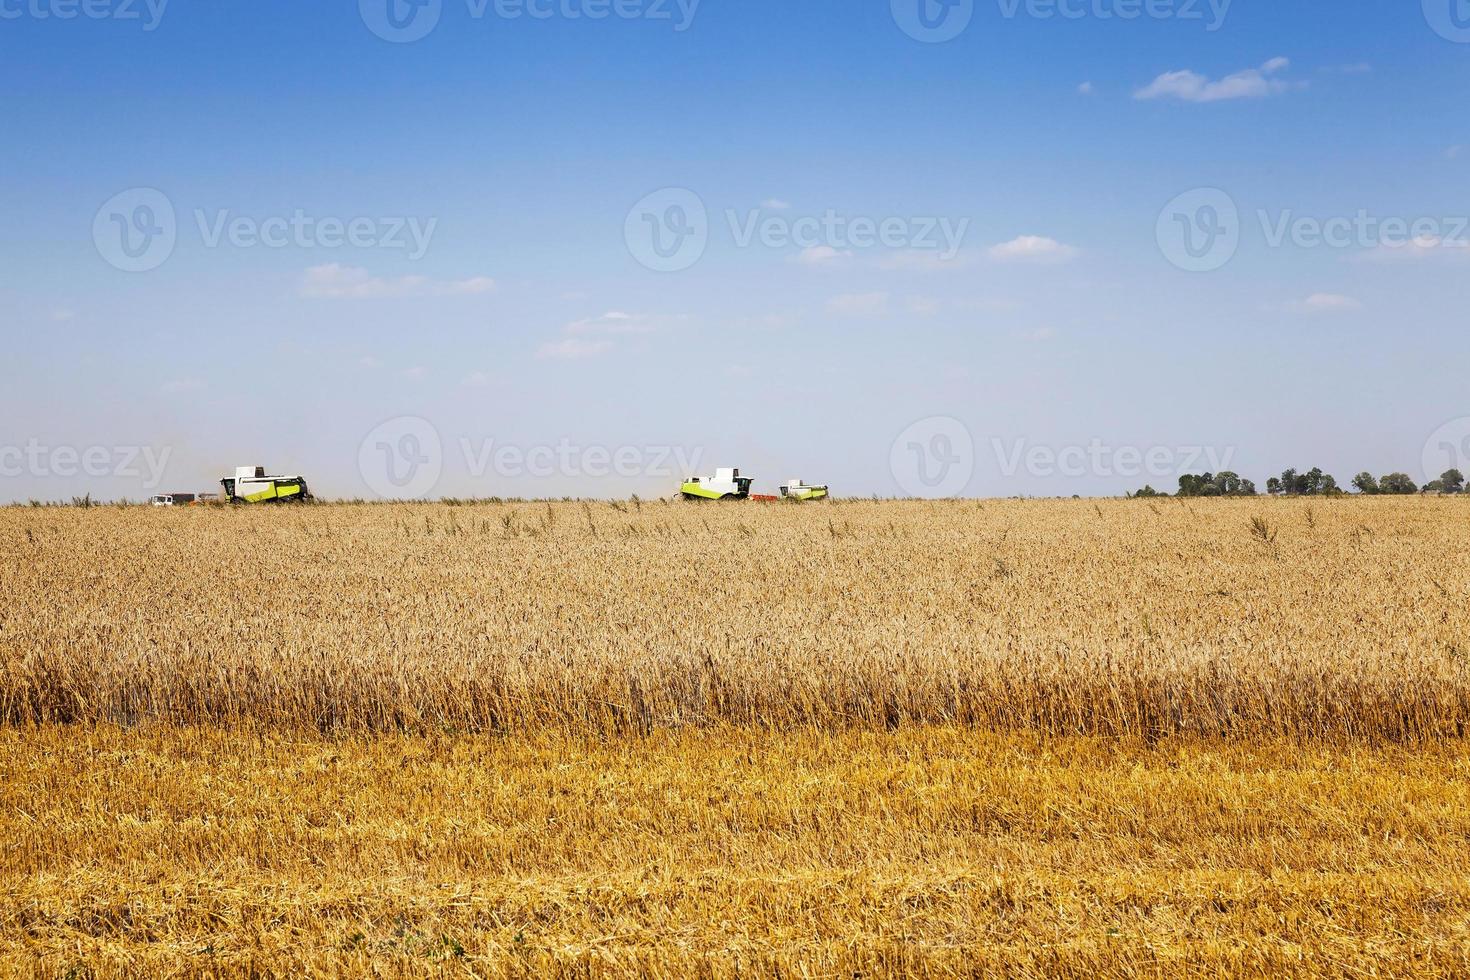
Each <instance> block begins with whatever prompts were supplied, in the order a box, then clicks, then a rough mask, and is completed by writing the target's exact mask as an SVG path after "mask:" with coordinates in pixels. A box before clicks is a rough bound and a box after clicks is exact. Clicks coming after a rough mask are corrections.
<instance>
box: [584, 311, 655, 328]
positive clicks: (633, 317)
mask: <svg viewBox="0 0 1470 980" xmlns="http://www.w3.org/2000/svg"><path fill="white" fill-rule="evenodd" d="M562 329H563V330H565V331H566V332H567V333H572V334H628V333H652V332H653V324H652V323H650V322H649V319H648V317H646V316H643V315H641V314H635V313H620V312H618V311H617V310H609V311H608V312H607V313H604V314H602V315H601V316H594V317H587V318H586V319H582V320H573V321H572V322H571V323H568V324H567V325H566V326H565V327H563V328H562Z"/></svg>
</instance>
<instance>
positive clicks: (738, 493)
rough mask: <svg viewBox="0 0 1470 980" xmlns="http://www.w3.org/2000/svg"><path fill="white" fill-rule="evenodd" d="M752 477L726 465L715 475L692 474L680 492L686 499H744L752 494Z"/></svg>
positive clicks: (716, 471)
mask: <svg viewBox="0 0 1470 980" xmlns="http://www.w3.org/2000/svg"><path fill="white" fill-rule="evenodd" d="M753 482H755V481H754V480H752V479H751V478H750V477H743V476H741V475H740V470H738V469H736V468H734V467H726V468H723V469H717V470H715V475H714V476H707V477H698V476H691V477H690V478H689V479H688V480H685V481H684V485H683V486H681V487H680V488H679V492H680V493H681V494H683V495H684V499H685V500H744V499H745V498H746V497H749V496H750V485H751V483H753Z"/></svg>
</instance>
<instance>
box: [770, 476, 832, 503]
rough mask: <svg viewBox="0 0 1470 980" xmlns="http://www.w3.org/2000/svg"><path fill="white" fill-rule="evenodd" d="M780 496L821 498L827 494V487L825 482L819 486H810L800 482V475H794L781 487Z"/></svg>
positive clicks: (790, 498) (807, 498) (795, 498)
mask: <svg viewBox="0 0 1470 980" xmlns="http://www.w3.org/2000/svg"><path fill="white" fill-rule="evenodd" d="M781 496H782V497H785V498H786V499H788V500H821V499H822V498H823V497H825V496H827V487H826V485H825V484H824V485H822V486H820V487H810V486H807V485H806V484H805V483H802V482H801V478H800V477H795V476H794V477H792V478H791V479H790V480H788V481H786V485H785V486H784V487H782V488H781Z"/></svg>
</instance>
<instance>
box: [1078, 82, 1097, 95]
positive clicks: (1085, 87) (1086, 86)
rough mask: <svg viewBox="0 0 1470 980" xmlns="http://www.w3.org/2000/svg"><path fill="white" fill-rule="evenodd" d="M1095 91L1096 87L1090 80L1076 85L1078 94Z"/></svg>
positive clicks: (1087, 93) (1090, 93)
mask: <svg viewBox="0 0 1470 980" xmlns="http://www.w3.org/2000/svg"><path fill="white" fill-rule="evenodd" d="M1096 91H1097V88H1096V87H1095V86H1094V85H1093V84H1092V83H1091V82H1083V83H1082V84H1081V85H1079V86H1077V94H1078V95H1092V94H1093V93H1095V92H1096Z"/></svg>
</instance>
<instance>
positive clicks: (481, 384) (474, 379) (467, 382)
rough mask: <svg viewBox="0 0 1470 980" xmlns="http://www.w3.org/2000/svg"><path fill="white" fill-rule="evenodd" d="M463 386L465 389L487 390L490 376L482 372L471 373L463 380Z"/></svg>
mask: <svg viewBox="0 0 1470 980" xmlns="http://www.w3.org/2000/svg"><path fill="white" fill-rule="evenodd" d="M464 386H465V387H466V388H488V387H490V375H488V374H486V373H485V372H484V371H471V372H470V374H469V376H468V377H467V378H465V379H464Z"/></svg>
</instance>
